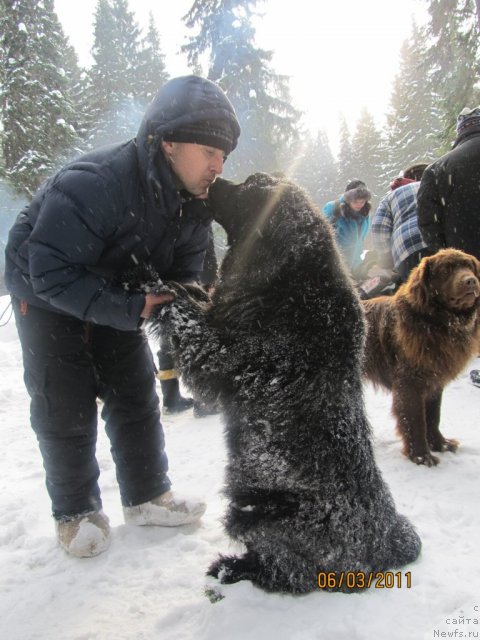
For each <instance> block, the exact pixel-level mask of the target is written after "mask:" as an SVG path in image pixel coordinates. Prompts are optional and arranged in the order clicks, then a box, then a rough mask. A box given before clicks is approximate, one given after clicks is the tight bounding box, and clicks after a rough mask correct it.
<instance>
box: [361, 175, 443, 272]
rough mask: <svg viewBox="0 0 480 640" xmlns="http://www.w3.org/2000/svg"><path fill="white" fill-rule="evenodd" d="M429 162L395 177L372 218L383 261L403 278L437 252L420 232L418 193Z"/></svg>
mask: <svg viewBox="0 0 480 640" xmlns="http://www.w3.org/2000/svg"><path fill="white" fill-rule="evenodd" d="M427 166H428V165H427V164H425V163H421V164H415V165H412V166H410V167H408V168H407V169H405V170H404V171H403V176H402V177H399V178H396V179H395V180H393V182H392V183H391V184H390V189H391V191H390V193H388V194H387V195H386V196H385V197H384V198H383V200H382V201H381V202H380V204H379V205H378V208H377V210H376V212H375V215H374V216H373V220H372V226H371V230H370V233H371V238H372V244H373V248H374V250H375V251H376V252H377V254H378V257H379V261H380V264H381V265H382V266H383V267H386V268H391V267H393V268H394V269H395V271H397V272H398V273H399V275H400V277H401V279H402V281H403V282H405V280H406V279H407V278H408V275H409V273H410V271H411V270H412V269H413V267H415V266H416V265H417V264H418V263H419V262H420V260H421V259H422V258H423V257H424V256H426V255H432V253H433V251H432V250H431V249H429V248H428V247H427V245H426V244H425V242H424V241H423V239H422V236H421V235H420V230H419V227H418V219H417V193H418V189H419V186H420V179H421V177H422V174H423V171H424V170H425V169H426V167H427Z"/></svg>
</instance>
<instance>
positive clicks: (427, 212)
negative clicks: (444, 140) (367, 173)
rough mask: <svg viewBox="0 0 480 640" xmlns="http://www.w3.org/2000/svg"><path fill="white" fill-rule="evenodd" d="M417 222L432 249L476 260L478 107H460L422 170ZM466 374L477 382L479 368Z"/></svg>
mask: <svg viewBox="0 0 480 640" xmlns="http://www.w3.org/2000/svg"><path fill="white" fill-rule="evenodd" d="M418 223H419V227H420V232H421V234H422V236H423V239H424V240H425V242H426V243H427V244H428V245H429V247H431V248H432V249H434V250H438V249H443V248H444V247H454V248H455V249H461V250H462V251H465V252H466V253H471V254H472V255H474V256H475V257H476V258H478V259H479V260H480V107H476V108H475V109H469V108H468V107H467V108H465V109H463V110H462V112H461V113H460V115H459V116H458V118H457V137H456V138H455V142H454V144H453V148H452V150H451V151H449V152H448V153H446V154H445V155H443V156H442V157H441V158H439V159H438V160H437V161H436V162H434V163H433V164H431V165H430V166H429V167H428V168H427V169H426V170H425V172H424V174H423V177H422V181H421V183H420V189H419V191H418ZM470 377H471V379H472V382H473V384H475V385H476V386H480V370H478V369H474V370H473V371H471V372H470Z"/></svg>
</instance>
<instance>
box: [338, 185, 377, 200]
mask: <svg viewBox="0 0 480 640" xmlns="http://www.w3.org/2000/svg"><path fill="white" fill-rule="evenodd" d="M343 197H344V198H345V200H346V202H354V201H355V200H370V198H371V197H372V194H371V193H370V191H369V189H367V186H366V184H365V182H363V180H358V179H356V180H350V182H349V183H348V184H347V186H346V187H345V193H344V194H343Z"/></svg>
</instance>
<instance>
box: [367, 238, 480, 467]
mask: <svg viewBox="0 0 480 640" xmlns="http://www.w3.org/2000/svg"><path fill="white" fill-rule="evenodd" d="M479 279H480V262H479V261H478V260H477V259H476V258H474V257H473V256H471V255H468V254H466V253H463V252H462V251H457V250H456V249H442V250H441V251H439V252H438V253H436V254H435V255H433V256H429V257H426V258H423V260H422V261H421V262H420V264H419V265H418V267H416V268H415V269H413V270H412V272H411V274H410V276H409V278H408V280H407V282H406V283H405V284H403V285H402V286H401V287H400V289H399V290H398V291H397V293H396V294H395V295H394V296H392V297H386V296H382V297H379V298H372V299H371V300H365V301H364V302H363V304H364V308H365V312H366V319H367V327H368V330H367V342H366V347H365V362H364V375H365V376H366V377H367V378H368V379H370V380H371V381H372V382H373V383H374V385H381V386H383V387H385V388H387V389H389V390H390V391H391V392H392V394H393V404H392V412H393V415H394V416H395V418H396V420H397V431H398V432H399V433H400V435H401V436H402V438H403V445H404V446H403V451H404V453H405V455H407V456H408V457H409V458H410V460H412V461H413V462H415V463H416V464H425V465H427V466H429V467H430V466H432V465H436V464H438V462H439V460H438V458H437V457H436V456H434V455H433V454H432V453H431V452H432V451H455V450H456V449H457V447H458V442H457V441H456V440H448V439H447V438H444V437H443V435H442V434H441V433H440V429H439V423H440V406H441V402H442V391H443V388H444V387H445V385H446V384H447V383H448V382H450V381H451V380H453V379H454V378H455V377H456V376H458V374H459V373H460V372H461V371H462V370H463V369H464V368H465V366H466V365H467V363H468V361H469V360H470V358H472V357H473V356H475V355H477V354H478V348H479V340H480V322H479V317H478V308H479V300H480V298H479V295H480V282H479Z"/></svg>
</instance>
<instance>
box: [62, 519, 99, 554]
mask: <svg viewBox="0 0 480 640" xmlns="http://www.w3.org/2000/svg"><path fill="white" fill-rule="evenodd" d="M55 528H56V531H57V539H58V542H59V544H60V546H61V547H63V549H65V551H66V552H67V553H69V554H70V555H72V556H75V557H76V558H92V557H93V556H98V554H100V553H103V551H106V550H107V549H108V547H109V546H110V524H109V521H108V518H107V516H106V515H105V514H104V513H103V511H92V512H91V513H82V514H81V515H78V516H74V517H72V518H65V519H64V520H56V522H55Z"/></svg>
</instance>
